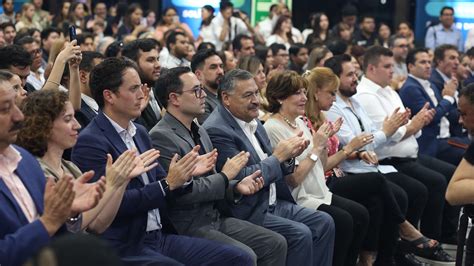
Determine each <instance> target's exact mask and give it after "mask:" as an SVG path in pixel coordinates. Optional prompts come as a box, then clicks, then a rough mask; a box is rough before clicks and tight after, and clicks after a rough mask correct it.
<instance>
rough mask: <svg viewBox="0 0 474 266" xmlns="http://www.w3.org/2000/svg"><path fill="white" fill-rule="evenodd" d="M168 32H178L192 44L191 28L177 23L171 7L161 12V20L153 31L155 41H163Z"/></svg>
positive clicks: (177, 20)
mask: <svg viewBox="0 0 474 266" xmlns="http://www.w3.org/2000/svg"><path fill="white" fill-rule="evenodd" d="M213 13H214V12H213ZM203 19H204V18H203ZM170 30H171V31H179V32H181V33H183V34H184V36H185V37H188V38H189V40H190V42H194V37H193V33H192V31H191V28H189V26H188V24H186V23H183V22H180V21H179V16H178V11H177V10H176V8H175V7H172V6H170V7H167V8H165V9H164V10H163V13H162V16H161V20H160V21H158V24H157V25H156V29H155V37H156V39H157V40H158V41H165V40H166V36H165V35H166V34H165V33H166V32H168V31H170ZM206 41H209V40H206Z"/></svg>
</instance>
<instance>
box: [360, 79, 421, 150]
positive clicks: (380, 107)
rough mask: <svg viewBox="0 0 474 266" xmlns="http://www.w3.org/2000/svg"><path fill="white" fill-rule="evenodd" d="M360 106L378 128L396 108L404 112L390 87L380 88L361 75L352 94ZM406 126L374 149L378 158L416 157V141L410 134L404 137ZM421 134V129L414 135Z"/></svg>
mask: <svg viewBox="0 0 474 266" xmlns="http://www.w3.org/2000/svg"><path fill="white" fill-rule="evenodd" d="M354 97H355V98H356V99H357V100H358V101H359V103H360V104H361V105H362V107H363V108H364V109H365V111H366V112H367V114H368V115H369V117H370V119H372V122H373V123H374V125H375V127H376V128H377V129H379V130H382V128H383V122H384V120H385V118H386V117H390V115H392V113H393V111H394V110H395V109H396V108H400V112H405V106H404V105H403V103H402V100H401V99H400V96H398V94H397V93H396V92H395V91H394V90H393V89H392V88H391V87H390V86H387V87H385V88H382V87H381V86H379V85H378V84H376V83H375V82H373V81H371V80H370V79H368V78H366V77H365V76H364V77H362V79H361V81H360V83H359V85H358V86H357V94H356V95H355V96H354ZM406 131H407V126H406V125H405V126H402V127H399V128H398V129H397V131H396V132H395V134H393V135H392V136H391V137H390V139H389V141H388V142H387V143H386V144H385V145H380V146H379V147H377V148H376V149H375V151H376V153H377V155H378V157H379V159H385V158H388V157H400V158H405V157H411V158H416V157H417V155H418V143H417V141H416V138H415V137H414V136H413V135H412V136H409V137H407V138H405V139H403V138H404V137H405V134H406ZM420 135H421V130H420V131H419V132H417V133H416V135H415V136H416V137H419V136H420Z"/></svg>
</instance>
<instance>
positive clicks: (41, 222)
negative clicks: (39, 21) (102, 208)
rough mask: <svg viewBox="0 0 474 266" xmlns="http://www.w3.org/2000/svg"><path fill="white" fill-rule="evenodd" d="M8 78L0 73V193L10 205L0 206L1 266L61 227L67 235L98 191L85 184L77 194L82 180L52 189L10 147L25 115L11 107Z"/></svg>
mask: <svg viewBox="0 0 474 266" xmlns="http://www.w3.org/2000/svg"><path fill="white" fill-rule="evenodd" d="M9 79H11V75H2V74H0V103H1V106H2V108H6V110H7V111H6V112H4V113H2V115H1V116H0V119H1V123H2V127H0V131H1V132H0V158H1V160H0V166H1V167H0V172H1V175H2V179H1V180H0V183H1V184H2V186H3V188H2V190H1V192H0V193H1V194H2V197H4V198H5V199H8V202H10V203H11V204H2V205H1V210H2V211H1V212H0V216H1V220H2V226H1V227H0V243H1V246H2V252H1V253H0V263H1V264H2V265H22V264H23V263H24V262H25V261H26V260H27V259H28V258H29V257H30V256H32V255H34V254H35V253H36V252H37V251H39V250H40V249H41V248H42V247H44V246H46V245H47V244H48V243H49V241H50V240H51V238H52V237H53V236H54V235H56V234H60V233H62V232H65V231H66V230H67V229H66V227H65V226H63V225H64V223H67V224H68V225H69V228H70V229H71V230H73V229H75V228H74V227H77V225H78V224H79V226H80V217H79V216H78V215H79V214H80V213H81V212H83V211H88V210H90V209H92V208H94V207H95V206H96V205H97V203H98V201H99V199H100V198H101V193H100V190H102V189H103V188H102V189H98V188H97V185H89V186H86V189H85V191H84V190H83V192H85V193H80V192H79V191H81V190H78V189H79V188H84V187H85V184H84V183H83V182H87V180H86V179H82V180H80V181H79V182H78V181H76V182H73V181H72V177H70V176H64V177H63V178H62V179H61V180H60V181H59V182H58V183H56V184H55V183H54V181H53V180H52V179H49V180H48V181H47V180H46V177H45V176H44V174H43V171H42V170H41V167H40V166H39V164H38V161H36V159H35V158H34V157H33V156H32V155H31V154H30V153H29V152H28V151H26V150H25V149H23V148H21V147H19V146H16V145H13V143H14V142H15V141H16V139H17V135H18V132H19V130H20V128H21V126H20V125H21V122H22V121H23V119H24V116H23V113H22V112H21V111H20V109H19V108H18V106H17V105H16V104H15V98H16V92H15V90H14V88H13V85H12V84H11V83H10V82H9V81H8V80H9ZM76 193H78V194H77V195H76ZM5 203H6V202H5ZM84 203H85V204H84ZM73 231H76V230H73ZM19 243H21V245H19Z"/></svg>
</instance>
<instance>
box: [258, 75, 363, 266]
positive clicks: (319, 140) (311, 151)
mask: <svg viewBox="0 0 474 266" xmlns="http://www.w3.org/2000/svg"><path fill="white" fill-rule="evenodd" d="M328 71H329V73H331V74H332V72H331V70H329V69H328ZM333 77H334V78H333V82H334V83H333V85H334V87H337V85H338V84H337V83H338V80H337V77H336V76H335V75H334V74H333ZM306 88H307V81H306V80H305V79H304V78H302V77H300V76H298V74H297V73H295V72H293V71H291V72H290V71H285V72H282V73H278V74H276V75H274V76H273V77H272V78H271V79H270V81H269V83H268V87H267V90H266V97H267V99H268V102H269V104H268V107H267V109H268V111H269V112H271V113H273V115H272V116H271V117H270V118H269V119H268V120H267V121H266V122H265V125H264V127H265V130H266V132H267V134H268V137H269V138H270V141H271V144H272V146H274V147H276V146H277V145H278V144H279V143H280V142H281V141H284V140H286V139H289V138H291V137H294V136H296V135H298V134H299V132H301V131H302V132H303V137H304V138H306V139H307V140H309V145H308V147H307V148H306V149H305V150H304V151H303V153H301V154H300V155H299V156H298V157H296V158H295V160H297V161H298V163H299V164H298V165H297V166H296V168H295V171H294V172H293V174H291V175H288V176H286V177H285V179H286V183H287V184H288V186H289V187H291V189H290V190H291V194H292V196H293V198H294V200H295V201H296V203H298V205H301V206H303V207H306V208H309V209H315V210H320V211H323V212H326V213H328V214H329V215H331V217H332V218H333V219H334V225H335V228H336V235H335V242H334V257H333V265H340V266H342V265H356V263H357V255H358V253H359V250H360V248H361V245H362V241H363V239H364V237H365V234H366V232H367V228H368V222H369V214H368V212H367V209H365V207H363V206H362V205H360V204H359V203H356V202H353V201H351V200H348V199H345V198H343V197H339V196H337V195H334V194H332V193H331V192H330V191H329V189H328V187H327V186H326V184H325V178H324V167H323V165H325V164H326V159H327V152H326V144H327V138H328V135H329V134H330V132H331V131H332V128H331V125H329V123H326V124H325V125H323V126H321V127H320V128H319V130H318V131H313V132H311V131H310V129H309V128H308V127H307V125H306V124H305V122H304V121H303V120H302V119H300V118H299V117H300V116H302V115H304V112H305V103H306V100H307V98H306Z"/></svg>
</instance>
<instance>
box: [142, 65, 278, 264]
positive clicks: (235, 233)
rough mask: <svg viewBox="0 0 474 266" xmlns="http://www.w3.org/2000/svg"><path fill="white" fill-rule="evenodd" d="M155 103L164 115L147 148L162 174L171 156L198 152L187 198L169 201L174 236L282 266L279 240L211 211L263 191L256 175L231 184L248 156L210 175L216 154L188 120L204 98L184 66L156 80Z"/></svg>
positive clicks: (201, 107)
mask: <svg viewBox="0 0 474 266" xmlns="http://www.w3.org/2000/svg"><path fill="white" fill-rule="evenodd" d="M158 86H159V87H160V88H161V90H159V91H158V94H157V96H158V99H159V101H160V102H161V103H163V105H164V106H165V108H166V109H167V112H166V113H165V115H164V116H163V119H162V120H161V121H160V122H159V123H158V124H157V125H156V126H155V127H153V129H152V130H151V131H150V135H151V139H152V142H153V146H154V147H155V148H157V149H159V150H160V153H161V156H160V158H159V161H160V164H161V165H162V166H163V167H164V168H165V169H167V168H168V167H169V165H170V162H171V160H172V158H173V156H184V155H185V154H187V153H188V152H189V151H191V150H192V149H197V148H199V153H200V157H199V163H198V164H197V165H196V169H195V171H194V174H193V176H194V182H193V190H192V193H189V194H186V195H183V196H180V197H178V198H176V199H174V200H173V202H172V204H171V206H172V207H171V208H170V210H169V216H170V218H171V221H172V223H173V225H174V227H175V228H176V229H177V231H178V233H180V234H185V235H190V236H195V237H202V238H207V239H212V240H215V241H220V242H222V243H226V244H231V245H235V246H237V247H239V248H241V249H243V250H246V251H247V252H248V253H249V254H251V255H252V256H253V258H254V263H255V264H257V263H258V265H284V264H285V261H286V251H287V244H286V240H285V238H284V237H283V236H282V235H280V234H278V233H276V232H273V231H271V230H268V229H265V228H263V227H260V226H258V225H255V224H252V223H250V222H247V221H243V220H239V219H236V218H230V217H223V216H221V215H220V213H219V212H218V210H217V209H216V205H220V204H219V203H221V202H219V201H224V200H226V201H227V202H229V204H238V202H239V198H240V197H242V196H248V195H252V194H254V193H255V192H257V191H259V190H260V189H261V188H262V187H263V178H262V177H260V171H256V172H254V173H252V174H250V175H248V176H246V177H244V178H243V179H242V180H241V181H237V180H234V178H235V177H236V176H237V174H238V173H239V172H240V171H241V169H242V168H243V167H244V166H245V165H246V164H247V161H248V156H249V154H248V153H246V152H241V153H239V154H237V155H235V156H234V157H232V158H231V159H229V160H227V162H226V163H225V164H224V166H223V167H222V171H221V172H220V173H216V171H215V168H214V166H215V162H216V160H217V151H216V150H215V149H213V147H212V143H211V140H210V139H209V136H208V135H207V133H206V131H205V130H204V128H201V127H200V126H199V125H198V124H197V123H196V122H194V119H195V118H196V117H197V116H198V115H200V114H202V113H204V101H205V97H206V93H205V91H204V90H203V88H202V87H201V84H200V82H199V80H198V79H197V77H196V75H194V74H193V73H192V72H191V71H190V69H189V68H188V67H177V68H173V69H170V70H169V71H167V72H166V74H164V75H163V76H162V77H160V79H158Z"/></svg>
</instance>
